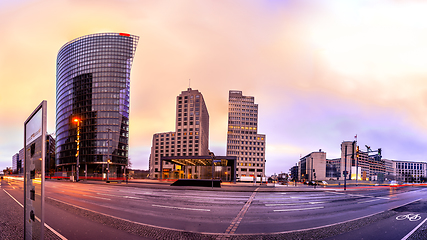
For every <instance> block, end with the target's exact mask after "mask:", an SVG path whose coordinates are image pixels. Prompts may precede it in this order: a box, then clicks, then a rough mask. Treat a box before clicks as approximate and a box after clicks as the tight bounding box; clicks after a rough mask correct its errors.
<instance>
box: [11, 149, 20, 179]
mask: <svg viewBox="0 0 427 240" xmlns="http://www.w3.org/2000/svg"><path fill="white" fill-rule="evenodd" d="M20 169H21V163H20V161H19V153H16V154H14V155H13V156H12V173H14V174H16V173H19V171H20Z"/></svg>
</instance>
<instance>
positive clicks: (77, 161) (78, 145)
mask: <svg viewBox="0 0 427 240" xmlns="http://www.w3.org/2000/svg"><path fill="white" fill-rule="evenodd" d="M73 121H74V123H76V124H77V140H76V143H77V152H76V158H77V160H76V182H78V181H79V172H80V171H79V170H80V162H79V151H80V122H81V121H82V120H81V119H79V118H74V120H73Z"/></svg>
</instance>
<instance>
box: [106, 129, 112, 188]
mask: <svg viewBox="0 0 427 240" xmlns="http://www.w3.org/2000/svg"><path fill="white" fill-rule="evenodd" d="M107 130H108V160H107V182H110V162H111V160H110V145H111V143H110V131H111V129H110V128H108V129H107ZM112 157H113V153H111V158H112Z"/></svg>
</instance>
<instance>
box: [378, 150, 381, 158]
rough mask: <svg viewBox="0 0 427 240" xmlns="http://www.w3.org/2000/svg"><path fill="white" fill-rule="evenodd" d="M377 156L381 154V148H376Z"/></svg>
mask: <svg viewBox="0 0 427 240" xmlns="http://www.w3.org/2000/svg"><path fill="white" fill-rule="evenodd" d="M378 156H381V148H378Z"/></svg>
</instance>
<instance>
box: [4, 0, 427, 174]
mask: <svg viewBox="0 0 427 240" xmlns="http://www.w3.org/2000/svg"><path fill="white" fill-rule="evenodd" d="M426 12H427V3H423V2H422V1H342V0H336V1H327V0H324V1H313V0H298V1H297V0H295V1H292V0H289V1H273V0H270V1H250V0H242V1H237V0H236V1H207V0H192V1H191V0H189V1H186V0H181V1H157V0H155V1H145V0H120V1H119V0H116V1H115V0H103V1H90V0H81V1H80V0H73V1H71V0H68V1H67V0H19V1H17V0H2V1H0V32H1V35H0V91H1V94H0V114H1V118H0V170H1V169H4V168H5V167H7V166H12V155H13V154H15V153H17V152H18V151H19V150H20V149H21V148H22V146H23V124H24V121H25V120H26V119H27V117H28V115H29V114H30V113H31V112H32V111H33V110H34V108H35V107H36V106H37V105H38V104H39V103H40V102H41V101H42V100H47V102H48V132H49V133H54V132H55V97H56V95H55V94H56V93H55V84H56V82H55V81H56V75H55V74H56V68H55V66H56V56H57V53H58V50H59V49H60V48H61V46H62V45H64V44H65V43H66V42H68V41H70V40H72V39H74V38H77V37H80V36H83V35H87V34H92V33H101V32H125V33H130V34H134V35H137V36H140V40H139V44H138V46H137V50H136V55H135V59H134V65H133V68H132V73H131V105H130V107H131V109H130V152H129V155H130V158H131V161H132V163H133V167H134V168H139V169H148V158H149V151H150V146H151V139H152V134H153V133H156V132H165V131H174V121H175V119H174V116H175V115H174V113H175V97H176V96H177V95H178V94H179V93H180V92H181V91H182V90H185V89H186V88H187V87H188V80H189V79H191V87H192V88H193V89H198V90H199V91H201V92H202V94H203V95H204V98H205V101H206V103H207V106H208V111H209V115H210V124H211V125H210V150H212V151H214V152H215V154H216V155H225V153H226V133H227V101H228V91H229V90H241V91H243V94H244V95H249V96H254V97H255V102H256V103H258V104H259V121H258V123H259V126H258V131H259V133H263V134H266V135H267V148H266V149H267V150H266V159H267V163H266V173H267V175H270V174H273V173H278V172H281V171H282V172H287V171H288V170H289V168H290V167H291V166H293V165H295V163H296V162H297V161H298V159H299V157H300V155H303V156H304V155H306V154H309V153H310V152H313V151H318V150H319V149H322V150H323V151H325V152H326V153H327V158H337V157H339V156H340V144H341V142H342V141H344V140H353V139H354V136H355V135H356V134H357V136H358V141H359V145H360V146H364V145H365V144H367V145H370V146H371V147H372V148H374V149H376V148H379V147H381V148H382V149H383V157H384V158H388V159H398V160H415V161H425V160H426V156H427V148H426V146H427V118H426V116H427V105H426V104H427V81H426V80H427V44H426V43H427V15H426V14H425V13H426Z"/></svg>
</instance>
